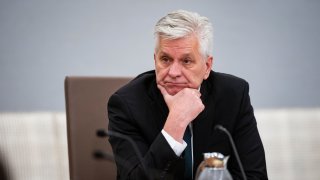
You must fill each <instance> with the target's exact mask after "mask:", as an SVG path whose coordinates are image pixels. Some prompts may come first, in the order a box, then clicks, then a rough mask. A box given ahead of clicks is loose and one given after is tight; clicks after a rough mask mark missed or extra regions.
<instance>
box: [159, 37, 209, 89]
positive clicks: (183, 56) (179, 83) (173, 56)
mask: <svg viewBox="0 0 320 180" xmlns="http://www.w3.org/2000/svg"><path fill="white" fill-rule="evenodd" d="M154 60H155V69H156V77H157V84H160V85H162V86H163V87H164V88H165V89H166V90H167V92H168V93H169V94H170V95H175V94H176V93H178V92H179V91H181V90H182V89H183V88H193V89H198V88H199V86H200V85H201V83H202V81H203V80H204V79H207V78H208V76H209V74H210V70H211V66H212V57H207V59H203V56H201V53H200V52H199V42H198V39H197V38H196V37H195V36H188V37H185V38H180V39H174V40H166V39H161V38H160V39H159V48H158V50H157V52H155V54H154Z"/></svg>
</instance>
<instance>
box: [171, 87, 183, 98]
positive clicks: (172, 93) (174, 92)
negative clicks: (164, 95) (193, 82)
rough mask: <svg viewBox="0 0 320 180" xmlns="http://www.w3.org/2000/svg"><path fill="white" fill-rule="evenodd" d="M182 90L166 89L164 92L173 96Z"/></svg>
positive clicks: (180, 88)
mask: <svg viewBox="0 0 320 180" xmlns="http://www.w3.org/2000/svg"><path fill="white" fill-rule="evenodd" d="M184 88H185V87H166V90H167V92H168V93H169V94H170V95H171V96H174V95H176V94H177V93H178V92H180V91H181V90H182V89H184Z"/></svg>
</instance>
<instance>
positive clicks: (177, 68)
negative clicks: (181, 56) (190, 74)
mask: <svg viewBox="0 0 320 180" xmlns="http://www.w3.org/2000/svg"><path fill="white" fill-rule="evenodd" d="M181 68H182V67H181V64H180V63H178V62H174V63H172V64H171V66H170V69H169V76H171V77H173V78H176V77H180V76H181Z"/></svg>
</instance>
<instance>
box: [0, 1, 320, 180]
mask: <svg viewBox="0 0 320 180" xmlns="http://www.w3.org/2000/svg"><path fill="white" fill-rule="evenodd" d="M176 9H185V10H190V11H195V12H198V13H199V14H200V15H203V16H207V17H208V18H209V19H210V20H211V22H212V23H213V26H214V49H213V55H214V65H213V70H215V71H219V72H224V73H230V74H233V75H236V76H239V77H242V78H244V79H246V80H247V81H248V82H249V84H250V96H251V100H252V104H253V106H254V108H255V114H256V118H257V121H258V128H259V130H260V133H261V137H262V140H263V142H264V146H265V151H266V156H267V166H268V172H269V178H270V179H281V180H283V179H288V180H289V179H290V180H295V179H319V177H320V172H319V171H318V170H317V168H316V167H317V166H318V164H319V163H320V154H319V152H320V138H319V137H320V133H319V131H318V129H319V128H320V95H319V92H320V91H319V89H320V78H319V77H320V71H319V70H318V69H319V68H320V60H319V57H320V36H319V32H320V21H319V17H320V1H319V0H242V1H236V0H224V1H219V0H198V1H192V0H176V1H169V0H162V1H159V0H150V1H148V0H118V1H107V0H93V1H84V0H68V1H62V0H55V1H50V0H0V154H1V159H2V160H3V162H4V164H5V171H6V172H7V173H8V174H9V176H10V178H11V179H17V180H20V179H23V180H29V179H30V180H31V179H32V180H34V179H52V180H54V179H61V180H63V179H69V174H68V154H67V135H66V117H65V99H64V78H65V76H69V75H77V76H115V77H134V76H136V75H138V74H140V73H142V72H144V71H147V70H150V69H153V65H154V64H153V48H154V39H153V27H154V25H155V23H156V21H157V20H158V19H159V18H161V17H162V16H164V15H165V14H167V13H168V12H170V11H172V10H176Z"/></svg>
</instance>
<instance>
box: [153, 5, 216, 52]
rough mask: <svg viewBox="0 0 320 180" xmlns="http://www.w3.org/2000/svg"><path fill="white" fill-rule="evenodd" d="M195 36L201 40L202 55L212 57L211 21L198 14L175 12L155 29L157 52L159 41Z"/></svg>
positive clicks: (167, 16) (183, 11)
mask: <svg viewBox="0 0 320 180" xmlns="http://www.w3.org/2000/svg"><path fill="white" fill-rule="evenodd" d="M192 34H195V35H196V37H197V38H198V40H199V44H200V49H199V50H200V53H201V54H202V56H203V57H204V58H205V57H208V56H211V55H212V48H213V27H212V25H211V23H210V22H209V19H208V18H207V17H204V16H200V15H199V14H198V13H195V12H189V11H185V10H177V11H173V12H171V13H169V14H167V15H166V16H164V17H163V18H161V19H160V20H159V21H158V22H157V24H156V26H155V29H154V37H155V43H156V44H155V51H156V52H157V51H158V48H159V39H160V38H161V39H172V40H173V39H179V38H184V37H187V36H189V35H192Z"/></svg>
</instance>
